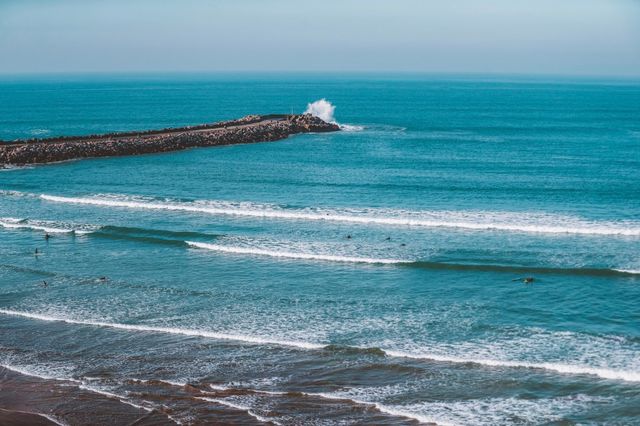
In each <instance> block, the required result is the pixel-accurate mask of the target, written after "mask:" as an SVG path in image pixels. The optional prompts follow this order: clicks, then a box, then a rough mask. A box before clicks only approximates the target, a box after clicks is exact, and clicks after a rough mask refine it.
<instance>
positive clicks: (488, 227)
mask: <svg viewBox="0 0 640 426" xmlns="http://www.w3.org/2000/svg"><path fill="white" fill-rule="evenodd" d="M40 198H41V199H43V200H46V201H51V202H57V203H70V204H85V205H94V206H103V207H122V208H130V209H147V210H168V211H181V212H189V213H204V214H211V215H230V216H244V217H253V218H260V219H283V220H306V221H329V222H342V223H354V224H362V225H380V226H415V227H427V228H458V229H465V230H474V231H506V232H524V233H548V234H577V235H601V236H605V235H619V236H632V237H638V236H640V223H638V222H603V221H589V220H585V219H582V218H579V217H574V216H562V215H556V214H546V213H511V212H491V211H404V210H391V209H366V208H365V209H360V210H355V209H320V208H305V209H284V208H281V207H278V206H274V205H266V204H254V203H243V202H226V201H196V202H177V201H154V200H149V199H141V198H132V197H122V196H114V197H106V196H93V197H62V196H55V195H46V194H42V195H40Z"/></svg>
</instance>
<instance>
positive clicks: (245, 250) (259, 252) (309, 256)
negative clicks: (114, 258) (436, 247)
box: [185, 241, 412, 264]
mask: <svg viewBox="0 0 640 426" xmlns="http://www.w3.org/2000/svg"><path fill="white" fill-rule="evenodd" d="M185 242H186V243H187V244H188V245H190V246H192V247H197V248H201V249H206V250H213V251H218V252H223V253H233V254H248V255H255V256H269V257H281V258H287V259H304V260H326V261H329V262H349V263H372V264H398V263H411V262H412V261H410V260H399V259H375V258H370V257H349V256H335V255H329V254H315V253H294V252H288V251H277V250H263V249H258V248H250V247H229V246H223V245H219V244H208V243H198V242H195V241H185Z"/></svg>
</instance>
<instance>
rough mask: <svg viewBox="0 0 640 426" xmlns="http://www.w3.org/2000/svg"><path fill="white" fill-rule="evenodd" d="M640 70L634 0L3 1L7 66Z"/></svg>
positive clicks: (0, 23)
mask: <svg viewBox="0 0 640 426" xmlns="http://www.w3.org/2000/svg"><path fill="white" fill-rule="evenodd" d="M233 70H242V71H283V70H284V71H320V72H322V71H408V72H456V73H460V72H463V73H523V74H569V75H626V76H640V1H636V0H483V1H481V0H440V1H434V0H389V1H381V0H325V1H315V2H313V1H305V0H296V1H294V0H182V1H177V0H176V1H165V0H126V1H125V0H110V1H96V0H57V1H53V0H52V1H46V0H20V1H17V0H16V1H11V0H0V73H23V72H36V73H45V72H112V71H123V72H128V71H161V72H164V71H233Z"/></svg>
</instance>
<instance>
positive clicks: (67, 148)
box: [0, 114, 340, 168]
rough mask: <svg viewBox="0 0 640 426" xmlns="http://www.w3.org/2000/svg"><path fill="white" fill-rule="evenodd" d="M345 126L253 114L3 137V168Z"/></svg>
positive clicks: (254, 140)
mask: <svg viewBox="0 0 640 426" xmlns="http://www.w3.org/2000/svg"><path fill="white" fill-rule="evenodd" d="M338 130H340V128H339V126H338V125H336V124H333V123H327V122H325V121H323V120H321V119H320V118H318V117H315V116H312V115H310V114H294V115H284V114H271V115H249V116H246V117H243V118H240V119H238V120H231V121H222V122H217V123H212V124H203V125H197V126H187V127H177V128H167V129H160V130H146V131H139V132H118V133H107V134H101V135H89V136H62V137H53V138H45V139H28V140H17V141H2V142H0V168H6V167H7V166H10V167H12V166H25V165H30V164H49V163H57V162H62V161H69V160H76V159H83V158H96V157H121V156H128V155H142V154H154V153H161V152H173V151H181V150H185V149H189V148H196V147H210V146H224V145H236V144H247V143H257V142H270V141H276V140H281V139H285V138H287V137H289V136H292V135H296V134H301V133H321V132H335V131H338Z"/></svg>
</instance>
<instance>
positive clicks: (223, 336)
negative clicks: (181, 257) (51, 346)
mask: <svg viewBox="0 0 640 426" xmlns="http://www.w3.org/2000/svg"><path fill="white" fill-rule="evenodd" d="M0 314H4V315H11V316H16V317H22V318H30V319H36V320H40V321H49V322H64V323H67V324H77V325H88V326H93V327H105V328H115V329H119V330H132V331H143V332H145V331H146V332H151V333H166V334H178V335H182V336H196V337H207V338H211V339H217V340H232V341H237V342H245V343H251V344H259V345H278V346H290V347H295V348H299V349H321V348H323V347H325V345H321V344H317V343H308V342H296V341H291V340H280V339H269V338H262V337H253V336H244V335H240V334H227V333H218V332H214V331H207V330H192V329H187V328H177V327H154V326H145V325H136V324H120V323H109V322H103V321H91V320H75V319H72V318H63V317H56V316H49V315H42V314H35V313H30V312H21V311H14V310H10V309H0Z"/></svg>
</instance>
